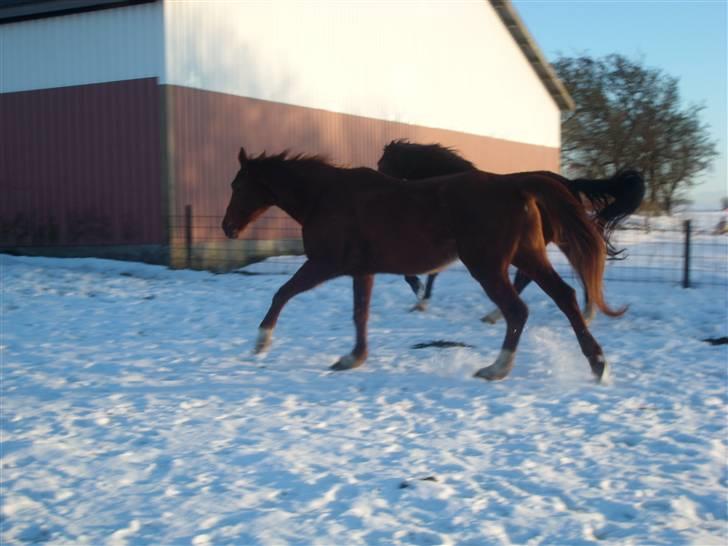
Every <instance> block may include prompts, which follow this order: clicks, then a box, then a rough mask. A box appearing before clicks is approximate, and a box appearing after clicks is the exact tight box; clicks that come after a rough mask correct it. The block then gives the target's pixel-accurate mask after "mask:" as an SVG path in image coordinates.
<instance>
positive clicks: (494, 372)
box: [475, 349, 515, 381]
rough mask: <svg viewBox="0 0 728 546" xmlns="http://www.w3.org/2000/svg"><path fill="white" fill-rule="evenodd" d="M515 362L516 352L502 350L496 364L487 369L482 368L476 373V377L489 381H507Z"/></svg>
mask: <svg viewBox="0 0 728 546" xmlns="http://www.w3.org/2000/svg"><path fill="white" fill-rule="evenodd" d="M514 360H515V352H513V351H509V350H508V349H501V352H500V353H499V354H498V358H496V360H495V362H494V363H493V364H491V365H490V366H488V367H486V368H481V369H480V370H478V371H477V372H475V377H480V378H481V379H485V380H487V381H498V380H500V379H505V378H506V377H507V376H508V374H509V373H511V370H512V369H513V362H514Z"/></svg>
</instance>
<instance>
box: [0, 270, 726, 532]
mask: <svg viewBox="0 0 728 546" xmlns="http://www.w3.org/2000/svg"><path fill="white" fill-rule="evenodd" d="M0 262H1V267H2V341H1V343H2V421H1V427H2V428H1V432H2V458H1V467H0V469H1V472H2V497H3V498H2V512H1V518H2V519H1V520H0V528H1V533H2V534H1V535H0V539H1V540H0V542H2V543H3V544H33V543H35V544H37V543H47V544H54V545H56V544H59V545H60V544H73V545H81V544H90V545H100V544H108V545H112V546H117V545H119V546H121V545H124V544H127V545H140V544H155V545H175V546H176V545H187V544H192V545H195V546H202V545H207V544H210V545H217V544H235V545H248V544H250V545H258V544H261V545H262V544H270V545H273V544H276V545H278V544H296V545H309V544H311V545H355V544H419V545H433V544H458V545H467V544H471V545H476V544H477V545H481V544H495V545H498V544H559V545H569V544H573V545H576V544H578V545H582V544H725V543H726V541H727V540H728V530H727V527H726V526H727V524H728V518H727V514H726V500H727V494H728V478H727V474H726V468H727V466H726V462H727V461H726V455H727V451H726V445H727V443H728V437H727V434H726V433H727V432H728V428H727V424H728V423H727V421H726V417H727V414H726V408H727V403H728V399H727V398H728V397H727V389H726V386H727V385H726V381H727V379H728V376H727V372H726V368H727V365H728V362H727V359H728V352H727V350H728V346H726V345H716V346H713V345H710V344H708V343H705V342H703V341H702V339H705V338H718V337H722V336H726V335H728V332H727V326H726V319H727V317H726V309H727V308H728V307H727V301H726V286H725V285H723V286H720V285H713V286H698V287H696V288H693V289H688V290H684V289H682V288H679V287H678V286H677V285H675V284H670V283H662V284H644V283H631V282H613V283H608V284H607V301H608V302H609V303H610V304H611V305H613V306H619V305H622V304H629V305H630V309H629V311H628V312H627V314H626V315H625V316H624V317H622V318H619V319H610V318H607V317H605V316H603V315H599V316H597V319H596V320H595V322H594V323H593V325H592V332H593V333H594V335H595V337H596V338H597V339H598V340H599V341H600V343H601V344H602V345H603V347H604V350H605V353H606V356H607V358H608V360H609V362H610V364H611V366H612V378H613V381H612V385H611V386H608V387H604V386H599V385H596V384H594V383H593V381H592V379H591V376H590V371H589V366H588V364H587V362H586V360H585V359H584V358H583V357H582V355H581V354H580V351H579V348H578V345H577V342H576V339H575V337H574V334H573V332H572V331H571V329H570V327H569V325H568V322H567V321H566V319H565V318H564V317H563V315H561V314H560V312H559V311H558V309H557V308H556V306H555V305H554V304H553V303H552V302H551V301H550V300H549V299H548V298H547V297H546V296H545V295H544V294H543V293H542V292H541V291H540V290H538V289H537V288H535V287H529V288H528V289H527V290H526V291H525V293H524V299H525V300H526V301H527V302H528V304H529V307H530V311H531V314H530V318H529V321H528V324H527V326H526V329H525V331H524V334H523V337H522V340H521V344H520V347H519V351H518V353H517V356H516V365H515V368H514V370H513V372H512V374H511V376H510V377H509V378H508V379H506V380H505V381H502V382H498V383H487V382H485V381H483V380H480V379H475V378H473V377H472V374H473V373H474V372H475V371H476V370H477V369H479V368H481V367H483V366H485V365H487V364H490V363H491V362H492V361H493V360H494V358H495V357H496V355H497V354H498V350H499V347H500V344H501V341H502V336H503V333H504V331H503V329H504V326H503V324H502V323H499V324H498V325H495V326H493V325H486V324H483V323H482V322H480V320H479V318H480V317H481V316H482V315H483V314H484V313H485V312H487V311H489V310H490V309H491V304H490V303H489V302H488V300H487V299H486V298H485V297H484V295H483V294H482V291H481V290H480V288H479V286H478V285H477V284H476V283H475V281H473V280H472V279H471V277H470V276H469V275H468V274H467V273H466V272H465V271H464V270H463V268H462V266H455V267H454V268H453V270H452V271H448V272H446V273H444V274H442V275H441V276H440V278H439V279H438V281H437V284H436V286H435V294H434V297H433V301H432V303H431V305H430V309H429V310H428V312H426V313H410V312H409V311H408V310H409V308H410V307H411V305H412V304H413V303H414V301H413V296H412V294H411V292H410V290H409V287H408V286H407V285H406V284H405V283H404V281H403V280H402V279H401V278H399V277H395V276H387V275H382V276H378V277H377V279H376V281H375V287H374V295H373V301H372V313H371V318H370V323H369V324H370V332H369V340H370V356H369V360H368V362H367V363H366V365H365V366H364V367H362V368H359V369H357V370H354V371H349V372H331V371H329V369H328V366H329V365H330V364H332V363H333V362H334V361H335V360H336V359H337V358H338V357H339V356H341V355H343V354H346V353H347V352H348V351H349V350H350V349H351V347H352V345H353V324H352V321H351V309H352V303H351V299H352V294H351V281H350V280H349V279H346V278H343V279H337V280H335V281H332V282H329V283H327V284H325V285H323V286H321V287H319V288H317V289H315V290H313V291H311V292H309V293H306V294H302V295H300V296H298V297H297V298H295V299H294V300H292V301H291V302H290V303H289V304H288V306H287V307H286V309H285V310H284V311H283V314H282V316H281V319H280V322H279V325H278V328H277V330H276V332H275V334H274V341H273V347H272V349H271V351H270V353H269V354H268V355H267V356H265V357H253V356H251V354H250V353H251V349H252V346H253V343H254V340H255V336H256V334H257V326H258V322H259V321H260V320H261V319H262V317H263V315H264V313H265V310H266V308H267V306H268V304H269V302H270V298H271V296H272V295H273V293H274V292H275V290H276V289H277V287H278V286H279V285H280V284H282V283H283V282H284V281H285V280H286V277H285V276H282V275H240V274H235V273H231V274H225V275H213V274H210V273H205V272H192V271H171V270H168V269H165V268H162V267H155V266H147V265H140V264H132V263H123V262H113V261H103V260H90V259H89V260H60V259H44V258H18V257H10V256H0ZM287 263H288V264H290V267H291V270H292V269H293V267H294V264H293V262H292V261H290V260H289V262H287ZM258 268H259V269H260V266H258ZM250 269H251V270H252V271H255V267H252V268H250ZM438 340H443V341H451V342H458V343H462V344H467V345H471V346H472V347H452V348H436V347H432V348H423V349H414V348H413V345H415V344H418V343H424V344H427V343H429V342H432V341H438Z"/></svg>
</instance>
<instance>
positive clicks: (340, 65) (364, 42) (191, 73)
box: [164, 0, 560, 147]
mask: <svg viewBox="0 0 728 546" xmlns="http://www.w3.org/2000/svg"><path fill="white" fill-rule="evenodd" d="M164 9H165V28H166V33H165V35H166V44H167V52H168V55H167V72H166V77H165V79H164V81H165V82H166V83H170V84H177V85H184V86H190V87H196V88H201V89H207V90H212V91H219V92H225V93H231V94H235V95H241V96H246V97H252V98H258V99H264V100H270V101H275V102H282V103H287V104H295V105H300V106H307V107H313V108H321V109H325V110H330V111H334V112H341V113H348V114H355V115H360V116H366V117H371V118H376V119H384V120H390V121H400V122H404V123H410V124H415V125H424V126H429V127H437V128H444V129H451V130H455V131H462V132H467V133H473V134H478V135H485V136H490V137H495V138H500V139H506V140H513V141H518V142H525V143H529V144H538V145H543V146H549V147H559V146H560V113H559V109H558V107H557V105H556V104H555V102H554V101H553V99H552V98H551V96H550V95H549V93H548V91H547V90H546V88H545V87H544V86H543V84H542V83H541V81H540V79H539V78H538V76H537V75H536V73H535V72H534V70H533V68H532V67H531V66H530V65H529V63H528V62H527V60H526V59H525V57H524V56H523V53H522V52H521V50H520V48H519V47H518V45H517V44H516V43H515V41H514V40H513V38H512V37H511V35H510V34H509V32H508V30H507V29H506V28H505V27H504V25H503V23H502V22H501V21H500V19H499V18H498V16H497V14H496V13H495V11H494V10H493V8H492V7H491V6H490V4H489V3H488V2H485V1H483V0H473V1H461V2H452V1H445V0H442V1H436V2H425V1H423V2H411V1H404V0H395V1H388V2H385V1H378V0H367V1H364V0H362V1H350V2H340V1H336V0H329V1H324V0H322V1H306V2H294V1H290V0H280V1H246V2H221V1H217V2H214V1H209V0H207V1H204V0H185V1H171V0H170V1H167V2H166V3H165V6H164Z"/></svg>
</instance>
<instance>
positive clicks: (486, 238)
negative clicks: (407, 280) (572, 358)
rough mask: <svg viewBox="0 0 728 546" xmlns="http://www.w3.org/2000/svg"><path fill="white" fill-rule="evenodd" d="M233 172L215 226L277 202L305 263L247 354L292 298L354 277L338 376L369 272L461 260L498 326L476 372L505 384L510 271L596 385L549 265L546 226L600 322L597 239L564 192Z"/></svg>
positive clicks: (268, 169) (565, 289)
mask: <svg viewBox="0 0 728 546" xmlns="http://www.w3.org/2000/svg"><path fill="white" fill-rule="evenodd" d="M238 159H239V161H240V170H239V171H238V173H237V175H236V176H235V179H234V180H233V182H232V196H231V198H230V203H229V204H228V207H227V211H226V213H225V218H224V219H223V222H222V229H223V230H224V231H225V235H227V236H228V237H230V238H236V237H237V236H238V235H239V234H240V232H241V231H242V230H243V229H245V227H246V226H247V225H249V224H250V223H251V222H252V221H253V220H255V219H256V218H257V217H258V216H260V215H261V214H262V213H263V212H264V211H265V210H266V209H268V208H269V207H271V206H273V205H276V206H278V207H280V208H281V209H283V210H284V211H285V212H287V213H288V214H289V215H290V216H291V217H292V218H293V219H294V220H296V221H297V222H299V223H300V224H301V225H302V227H303V246H304V251H305V253H306V257H307V260H306V261H305V262H304V263H303V265H302V266H301V267H300V269H299V270H298V271H296V273H295V274H294V275H293V277H291V278H290V279H289V280H288V282H286V283H285V284H284V285H283V286H281V288H280V289H279V290H278V291H277V292H276V294H275V295H274V296H273V301H272V303H271V305H270V308H269V309H268V312H267V314H266V315H265V318H264V319H263V321H262V322H261V323H260V328H259V331H258V339H257V343H256V346H255V351H256V352H262V351H265V350H266V349H268V347H269V346H270V343H271V339H272V333H273V329H274V327H275V325H276V322H277V321H278V316H279V314H280V312H281V310H282V309H283V307H284V305H285V304H286V302H288V300H290V299H291V298H292V297H293V296H295V295H296V294H300V293H301V292H304V291H306V290H310V289H312V288H314V287H315V286H317V285H319V284H321V283H323V282H325V281H327V280H330V279H333V278H334V277H339V276H342V275H349V276H351V277H352V278H353V280H354V324H355V327H356V344H355V345H354V349H353V350H352V352H351V353H350V354H348V355H346V356H343V357H342V358H340V359H339V360H338V362H336V363H335V364H334V365H333V366H332V369H334V370H347V369H351V368H355V367H357V366H360V365H361V364H363V363H364V361H365V360H366V357H367V320H368V317H369V301H370V297H371V292H372V286H373V283H374V274H375V273H395V274H405V275H411V274H418V273H427V272H429V271H433V270H436V269H439V268H441V267H443V266H445V265H446V264H448V263H450V262H452V261H454V260H455V259H456V258H458V257H459V258H460V260H462V262H463V263H464V264H465V266H466V267H467V268H468V271H469V272H470V274H471V275H472V276H473V277H474V278H475V279H476V280H477V281H478V282H479V283H480V284H481V286H482V287H483V289H484V290H485V292H486V294H487V295H488V296H489V297H490V299H491V300H493V302H494V303H495V304H496V305H497V306H498V308H499V309H500V310H501V312H502V313H503V316H504V317H505V319H506V322H507V330H506V335H505V339H504V340H503V345H502V348H501V351H500V354H499V355H498V358H497V359H496V361H495V362H494V363H493V364H492V365H490V366H488V367H486V368H483V369H481V370H479V371H478V372H477V373H476V374H475V375H476V376H477V377H481V378H484V379H488V380H493V379H503V378H505V377H506V376H507V375H508V373H509V372H510V370H511V368H512V367H513V361H514V356H515V351H516V347H517V345H518V340H519V338H520V336H521V332H522V330H523V327H524V325H525V323H526V318H527V316H528V309H527V307H526V305H525V304H524V303H523V301H522V300H521V299H520V298H519V297H518V294H517V293H516V291H515V290H514V289H513V286H512V285H511V282H510V280H509V278H508V265H509V264H514V265H515V266H517V267H519V268H520V269H522V270H523V271H524V272H525V273H526V274H527V275H528V276H529V278H531V279H533V280H534V281H535V282H536V283H538V285H539V286H540V287H541V288H542V289H543V290H544V291H545V292H546V293H547V294H548V295H549V296H550V297H551V298H552V299H553V300H554V302H556V304H557V305H558V307H559V308H560V309H561V311H562V312H563V313H564V314H565V315H566V316H567V318H568V319H569V322H570V323H571V326H572V328H573V329H574V333H575V334H576V337H577V340H578V342H579V345H580V346H581V350H582V352H583V353H584V355H585V356H586V358H587V359H588V361H589V364H590V365H591V370H592V372H593V373H594V375H595V376H596V378H597V379H598V380H603V379H604V378H605V374H606V370H607V364H606V361H605V359H604V355H603V352H602V349H601V347H600V346H599V344H598V343H597V341H596V340H595V339H594V337H592V335H591V333H590V332H589V330H588V328H587V325H586V323H585V321H584V318H583V317H582V315H581V312H580V310H579V307H578V305H577V303H576V297H575V293H574V290H573V289H572V288H571V287H570V286H569V285H568V284H566V283H565V282H564V281H563V280H562V279H561V277H560V276H559V275H558V274H557V273H556V271H555V270H554V269H553V267H552V266H551V264H550V263H549V260H548V257H547V255H546V243H545V241H544V237H543V233H544V229H545V228H544V224H548V226H549V228H548V229H549V230H550V233H552V234H553V237H552V238H553V240H555V241H557V242H559V243H561V244H562V247H563V248H564V250H565V252H566V255H567V257H568V258H569V261H570V262H571V264H572V266H573V267H574V268H575V269H576V271H577V272H578V273H579V275H580V276H581V278H582V279H583V281H584V285H585V287H586V290H587V292H588V293H589V298H590V300H591V301H593V302H594V304H595V305H597V306H598V307H599V309H600V310H601V311H602V312H604V313H605V314H607V315H610V316H617V315H620V314H622V313H623V312H624V309H621V310H619V311H614V310H612V309H610V308H609V307H608V306H607V304H606V303H605V302H604V299H603V295H602V275H603V272H604V261H605V256H606V250H605V245H604V240H603V239H602V238H601V236H600V235H599V233H598V231H597V230H596V229H595V228H594V226H593V224H592V223H591V222H590V221H589V220H588V218H587V217H586V215H585V213H584V209H583V207H582V206H581V204H580V203H579V202H578V201H577V200H576V199H575V198H574V197H573V196H572V195H571V194H570V193H569V192H568V191H567V190H565V189H564V188H563V187H562V185H561V184H559V183H557V182H554V181H553V180H552V179H551V178H550V177H548V176H546V175H544V174H539V173H535V174H534V173H521V174H510V175H495V174H489V173H485V172H481V171H471V172H467V173H463V174H459V175H454V176H447V177H439V178H433V179H430V180H424V181H422V182H420V183H418V184H410V183H407V182H404V181H401V180H398V179H393V178H390V177H388V176H386V175H384V174H381V173H379V172H377V171H375V170H372V169H367V168H356V169H345V168H340V167H336V166H333V165H331V164H329V163H328V162H326V161H325V160H324V159H322V158H319V157H306V156H293V157H290V156H288V155H287V154H286V153H283V154H279V155H273V156H266V155H265V154H262V155H260V156H257V157H251V158H248V157H247V155H246V153H245V150H244V149H241V150H240V154H239V156H238Z"/></svg>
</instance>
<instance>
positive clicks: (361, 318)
mask: <svg viewBox="0 0 728 546" xmlns="http://www.w3.org/2000/svg"><path fill="white" fill-rule="evenodd" d="M373 286H374V275H356V276H355V277H354V326H355V327H356V345H354V350H353V351H351V353H350V354H348V355H346V356H342V357H341V358H340V359H339V360H338V362H336V364H334V365H332V366H331V369H332V370H335V371H341V370H350V369H352V368H358V367H359V366H361V365H362V364H364V361H365V360H366V359H367V354H368V349H367V321H368V320H369V302H370V301H371V297H372V287H373Z"/></svg>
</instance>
